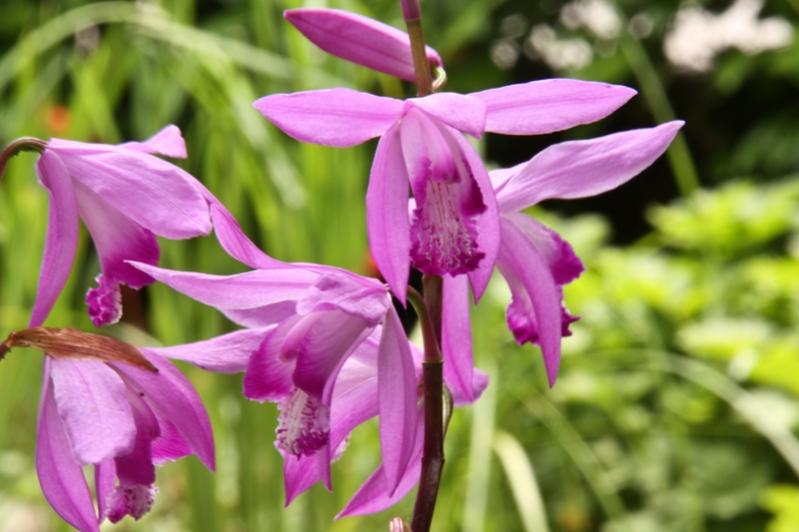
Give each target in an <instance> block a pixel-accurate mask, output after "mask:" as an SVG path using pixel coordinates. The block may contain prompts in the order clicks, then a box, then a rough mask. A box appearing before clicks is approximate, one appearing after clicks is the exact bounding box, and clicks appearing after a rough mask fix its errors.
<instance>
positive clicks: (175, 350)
mask: <svg viewBox="0 0 799 532" xmlns="http://www.w3.org/2000/svg"><path fill="white" fill-rule="evenodd" d="M268 332H269V329H266V328H259V329H244V330H241V331H234V332H232V333H228V334H223V335H221V336H216V337H214V338H210V339H208V340H202V341H199V342H193V343H190V344H181V345H172V346H167V347H148V348H147V349H146V351H147V352H148V353H152V354H154V355H157V356H160V357H164V358H174V359H177V360H186V361H187V362H191V363H192V364H194V365H195V366H198V367H200V368H202V369H204V370H206V371H214V372H218V373H239V372H242V371H244V370H245V369H246V368H247V364H248V363H249V361H250V355H252V354H253V352H254V351H255V350H256V349H258V346H259V345H261V342H263V340H264V338H265V337H266V335H267V334H268Z"/></svg>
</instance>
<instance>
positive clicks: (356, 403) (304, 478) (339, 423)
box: [151, 318, 488, 516]
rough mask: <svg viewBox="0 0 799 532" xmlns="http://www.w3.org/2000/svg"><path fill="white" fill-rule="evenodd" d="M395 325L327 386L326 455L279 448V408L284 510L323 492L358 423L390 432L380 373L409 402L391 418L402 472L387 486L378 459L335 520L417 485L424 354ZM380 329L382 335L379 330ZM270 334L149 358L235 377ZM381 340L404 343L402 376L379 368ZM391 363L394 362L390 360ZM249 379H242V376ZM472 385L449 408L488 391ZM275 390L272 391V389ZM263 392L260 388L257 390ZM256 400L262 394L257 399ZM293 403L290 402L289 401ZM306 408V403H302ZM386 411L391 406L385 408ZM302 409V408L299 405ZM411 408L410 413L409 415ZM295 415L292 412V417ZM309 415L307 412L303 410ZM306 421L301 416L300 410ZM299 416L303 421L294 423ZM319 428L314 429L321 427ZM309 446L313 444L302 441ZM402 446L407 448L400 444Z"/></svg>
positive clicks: (283, 428) (232, 337)
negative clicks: (407, 358) (400, 383)
mask: <svg viewBox="0 0 799 532" xmlns="http://www.w3.org/2000/svg"><path fill="white" fill-rule="evenodd" d="M392 322H393V318H391V320H390V321H387V322H386V325H378V326H376V327H375V329H374V330H373V331H372V332H371V333H370V334H369V335H368V336H367V337H366V338H364V340H363V341H362V342H360V343H359V344H358V346H357V347H355V349H353V351H352V353H351V354H350V355H349V356H348V357H347V358H346V360H345V361H344V364H343V366H342V367H341V370H340V371H339V372H338V374H337V375H336V376H335V382H334V384H333V386H332V390H333V392H332V398H331V401H330V408H329V418H328V422H327V424H326V430H324V431H317V432H316V433H313V434H314V435H317V434H318V433H319V432H327V434H328V436H327V448H320V449H318V450H316V451H314V452H311V453H308V454H299V455H298V454H295V453H293V452H291V451H289V450H286V449H285V448H284V447H283V446H282V444H281V443H280V438H281V437H284V436H285V434H286V433H287V432H289V430H287V429H288V425H287V424H286V423H285V422H286V421H287V420H288V418H289V416H288V415H287V414H286V412H287V411H286V409H285V407H283V406H281V409H282V410H281V415H280V417H281V419H280V426H279V427H278V429H277V433H278V434H277V435H278V443H277V448H278V451H279V452H280V453H281V455H282V456H283V460H284V462H283V476H284V484H285V497H286V505H289V504H291V502H292V501H293V500H294V499H295V498H296V497H297V496H298V495H300V494H301V493H303V492H304V491H306V490H307V489H309V488H310V487H311V486H313V485H314V484H316V483H318V482H323V483H325V484H326V485H327V486H328V487H329V486H330V485H329V479H330V466H331V463H332V462H334V461H335V460H337V459H338V458H339V457H340V456H341V454H342V453H343V452H344V451H345V450H346V447H347V444H348V440H349V435H350V433H351V432H352V431H353V430H354V429H355V428H356V427H357V426H359V425H361V424H362V423H364V422H366V421H368V420H369V419H371V418H373V417H375V416H377V415H380V416H381V418H380V429H381V433H384V431H389V432H390V430H391V429H390V427H391V425H392V423H396V422H395V421H391V420H389V419H386V418H385V417H382V416H383V415H384V412H385V410H386V408H387V407H388V406H389V405H387V404H386V402H387V401H391V400H392V398H391V394H392V393H394V392H392V391H391V390H390V389H386V388H381V387H380V386H381V384H382V381H381V379H384V378H387V376H384V377H381V373H382V374H387V375H392V374H393V375H394V378H395V379H397V380H402V379H406V380H407V386H408V391H411V390H412V391H413V397H414V400H413V403H409V404H408V405H407V406H406V409H405V410H404V411H401V412H400V411H397V412H394V415H395V416H396V417H402V418H407V421H406V427H407V428H410V427H412V428H413V435H409V436H410V440H409V442H410V453H409V454H408V460H407V463H406V465H405V466H404V468H401V469H400V470H399V477H398V480H393V479H391V470H392V469H393V467H392V465H391V464H390V463H387V462H386V460H385V459H384V460H383V465H381V466H380V467H379V468H378V470H377V471H375V473H374V474H373V475H371V476H370V478H369V479H368V480H367V481H366V483H365V484H364V486H363V487H362V488H361V489H360V490H359V492H358V494H356V496H355V497H354V498H353V501H351V502H350V503H349V504H348V506H347V508H345V509H344V510H343V512H342V514H341V516H344V515H351V514H352V515H354V514H360V513H371V512H377V511H380V510H382V509H384V508H388V507H389V506H391V505H393V504H394V503H396V502H397V501H399V500H400V499H402V498H403V497H404V496H405V495H406V494H407V493H408V492H409V491H410V490H411V489H412V488H413V486H414V485H415V484H416V482H417V481H418V480H419V472H420V467H421V451H422V443H423V440H424V424H423V418H424V415H423V412H422V410H421V407H422V404H421V400H422V397H421V378H422V375H421V366H422V357H423V355H422V353H421V351H420V350H419V349H418V348H417V347H416V346H414V345H413V344H408V341H407V339H406V338H405V337H404V335H403V334H402V329H401V328H400V326H399V324H397V323H393V324H392ZM384 327H385V329H384ZM269 331H270V329H268V328H267V329H266V330H264V329H257V328H256V329H245V330H241V331H236V332H232V333H229V334H226V335H222V336H219V337H216V338H212V339H210V340H204V341H200V342H195V343H191V344H186V345H181V346H171V347H164V348H151V350H152V351H154V352H156V353H159V354H161V355H162V356H167V357H170V358H177V359H182V360H186V361H189V362H192V363H193V364H196V365H197V366H199V367H201V368H204V369H207V370H210V371H218V372H225V373H236V372H241V371H245V370H246V371H249V369H248V368H250V367H252V359H253V357H254V356H255V353H256V352H257V351H258V350H259V349H262V346H263V345H264V342H265V341H266V340H264V337H265V334H266V335H268V334H269ZM386 335H388V338H389V339H390V340H389V341H390V343H391V344H394V343H395V342H396V346H397V348H398V349H403V350H404V348H402V347H401V344H407V345H408V346H409V348H410V352H411V355H412V359H413V363H412V366H411V367H412V371H411V368H407V369H405V368H404V369H403V370H402V372H401V373H400V372H398V371H396V370H391V369H390V368H387V367H386V366H385V364H387V363H389V362H391V360H390V359H389V358H388V357H386V356H383V355H381V350H384V349H385V348H386V347H385V345H384V342H386V341H387V340H386V337H387V336H386ZM394 363H395V364H397V363H398V361H396V360H395V361H394ZM274 375H275V377H274V380H273V381H272V382H271V383H270V384H269V386H272V387H283V388H285V389H292V388H294V386H295V384H294V383H293V382H292V381H291V375H289V374H287V373H286V372H280V371H277V372H275V373H274ZM267 377H268V373H262V374H259V375H253V376H252V378H251V379H250V380H253V379H255V380H263V381H265V380H266V378H267ZM245 378H250V375H249V374H248V375H247V377H245ZM473 379H474V382H473V385H472V389H471V390H470V393H469V396H470V397H471V398H473V399H471V400H469V399H466V398H465V397H463V396H462V395H461V394H460V391H459V390H453V401H454V404H455V405H456V406H460V405H465V404H468V403H470V402H472V400H474V399H476V398H477V397H479V396H480V394H481V393H482V391H483V390H484V389H485V387H486V386H487V384H488V378H487V376H486V375H485V374H483V373H482V372H480V371H479V370H475V371H474V375H473ZM276 383H277V384H276ZM246 386H247V381H245V394H246V393H247V388H246ZM263 386H264V385H263V384H262V385H261V387H263ZM258 397H262V396H260V395H258V396H256V398H258ZM290 397H291V396H290ZM292 401H293V402H294V404H293V405H292V406H295V407H296V404H297V399H296V396H294V397H293V399H292ZM306 401H307V400H306ZM389 404H390V403H389ZM303 406H305V407H306V408H307V402H306V403H305V404H304V405H303ZM411 406H412V408H411ZM298 410H299V409H297V408H295V409H294V410H293V411H298ZM307 411H312V409H310V408H308V409H307ZM300 413H301V414H304V413H305V411H304V410H300ZM300 417H301V416H300ZM321 425H322V424H320V423H316V424H315V425H314V426H316V427H319V426H321ZM393 434H394V438H396V439H399V438H401V436H400V434H397V433H393ZM307 439H308V440H310V439H311V438H310V437H309V438H307ZM406 445H408V443H406Z"/></svg>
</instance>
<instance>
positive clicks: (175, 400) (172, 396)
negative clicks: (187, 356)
mask: <svg viewBox="0 0 799 532" xmlns="http://www.w3.org/2000/svg"><path fill="white" fill-rule="evenodd" d="M142 355H144V356H145V357H146V358H147V360H149V361H150V362H152V363H153V365H154V366H155V367H156V368H158V373H152V372H149V371H146V370H143V369H140V368H137V367H134V366H131V365H129V364H123V363H115V364H113V367H114V369H115V370H116V371H117V372H118V373H119V374H120V375H122V377H123V378H124V379H125V381H126V382H127V383H128V385H129V386H130V387H131V388H133V389H134V390H136V391H137V392H139V393H140V394H143V395H142V397H143V398H144V401H145V402H146V403H147V405H148V406H149V407H150V408H151V409H152V410H153V412H154V413H155V415H156V416H158V418H159V419H164V420H166V421H169V422H170V423H172V424H173V425H174V426H175V428H176V429H177V431H178V432H179V433H180V435H181V436H182V437H183V439H184V440H185V441H186V443H188V444H189V446H190V447H191V449H192V451H193V452H194V454H196V455H197V457H198V458H199V459H200V460H201V461H202V462H203V463H204V464H205V465H206V466H207V467H208V468H209V469H211V470H213V469H214V436H213V433H212V431H211V421H210V420H209V419H208V413H207V412H206V411H205V407H204V406H203V404H202V401H201V400H200V397H199V396H198V395H197V392H196V391H195V389H194V387H193V386H192V385H191V383H190V382H189V381H188V379H186V377H184V376H183V374H182V373H181V372H180V371H178V369H177V368H176V367H175V366H174V365H172V364H171V363H170V362H169V361H167V360H166V359H164V358H161V357H160V356H157V355H153V354H149V353H147V351H146V350H145V351H142Z"/></svg>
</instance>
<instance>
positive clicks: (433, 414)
mask: <svg viewBox="0 0 799 532" xmlns="http://www.w3.org/2000/svg"><path fill="white" fill-rule="evenodd" d="M400 5H401V6H402V16H403V18H404V19H405V25H406V26H407V28H408V35H409V36H410V40H411V53H412V55H413V67H414V71H415V73H416V94H417V96H419V97H423V96H427V95H429V94H431V93H432V92H433V80H432V77H431V75H430V64H429V63H428V61H427V53H426V49H425V42H424V32H423V31H422V17H421V11H420V9H419V2H418V0H401V1H400ZM442 285H443V283H442V279H441V276H439V275H431V274H425V275H424V277H423V287H424V307H426V315H424V314H425V312H424V311H422V312H419V311H420V309H418V308H417V312H419V313H420V316H419V318H420V319H419V322H420V323H421V325H422V327H423V334H424V362H423V363H422V370H423V377H422V378H423V385H424V448H423V452H422V472H421V476H420V478H419V490H418V491H417V493H416V504H415V505H414V508H413V520H412V522H411V529H412V530H414V531H415V532H426V531H427V530H430V524H431V522H432V520H433V511H434V510H435V505H436V498H437V496H438V486H439V483H440V481H441V470H442V469H443V467H444V404H443V395H444V390H443V362H444V361H443V359H442V357H441V349H440V348H439V346H440V345H441V299H442ZM430 328H432V329H433V330H432V332H431V331H430Z"/></svg>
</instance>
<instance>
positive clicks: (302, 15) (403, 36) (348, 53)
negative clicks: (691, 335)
mask: <svg viewBox="0 0 799 532" xmlns="http://www.w3.org/2000/svg"><path fill="white" fill-rule="evenodd" d="M283 17H284V18H285V19H286V20H288V21H289V22H291V23H292V24H293V25H294V27H296V28H297V29H298V30H300V32H302V34H303V35H304V36H305V37H307V38H308V40H309V41H311V42H312V43H314V44H315V45H317V46H318V47H319V48H321V49H322V50H324V51H326V52H328V53H330V54H332V55H335V56H338V57H341V58H342V59H346V60H348V61H351V62H353V63H357V64H359V65H363V66H365V67H368V68H371V69H372V70H376V71H378V72H383V73H385V74H390V75H392V76H396V77H398V78H400V79H404V80H406V81H413V80H414V79H415V73H414V70H413V60H412V58H411V44H410V38H409V37H408V34H407V33H405V32H404V31H402V30H398V29H397V28H395V27H393V26H389V25H388V24H384V23H382V22H378V21H377V20H374V19H371V18H369V17H365V16H363V15H358V14H356V13H350V12H349V11H342V10H340V9H326V8H317V7H305V8H299V9H288V10H286V11H284V12H283ZM427 61H428V62H429V63H430V65H431V66H433V67H439V66H441V64H442V61H441V56H440V55H438V52H436V51H435V50H433V49H432V48H430V47H429V46H428V47H427Z"/></svg>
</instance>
